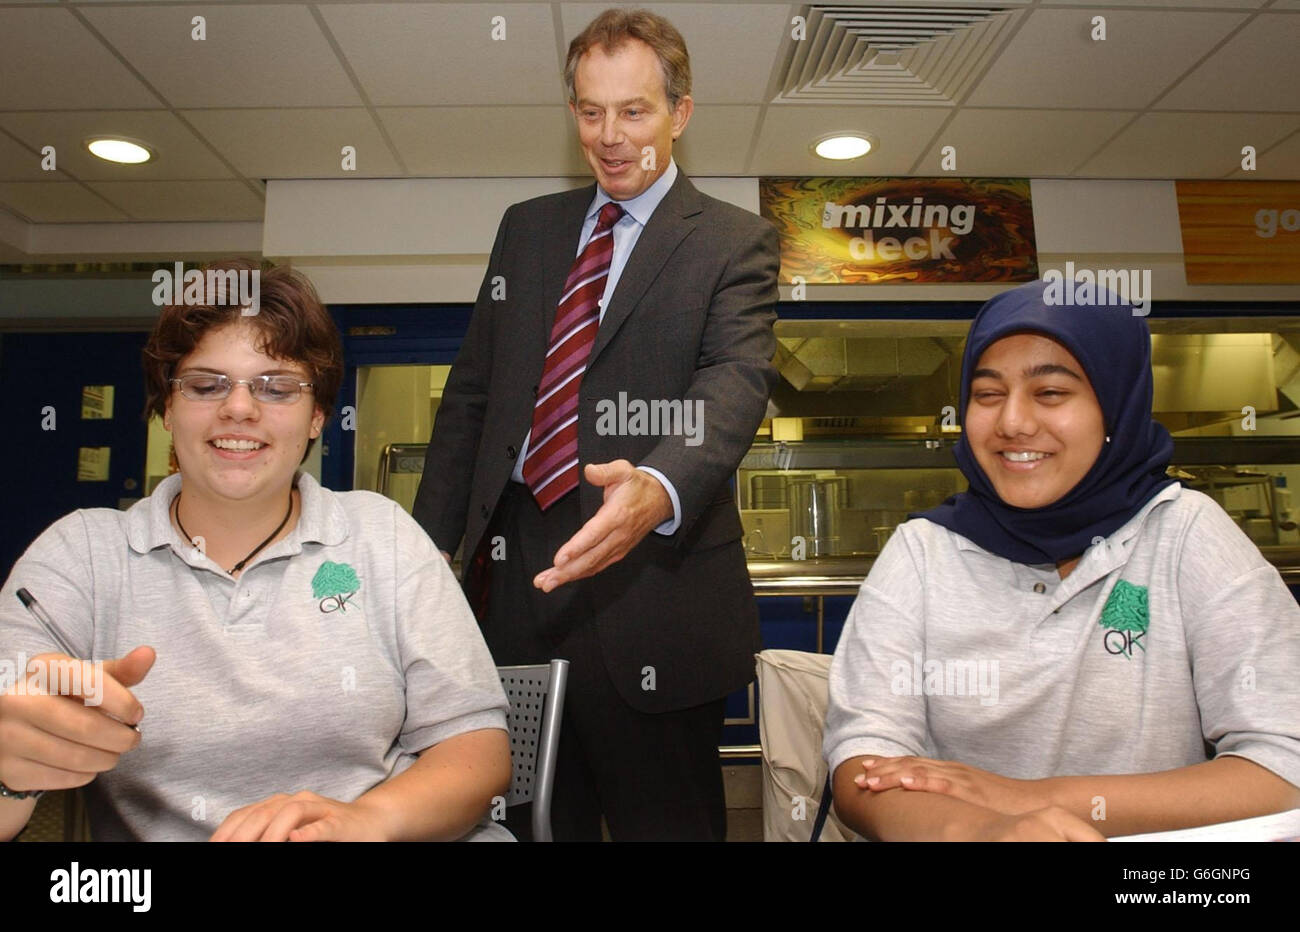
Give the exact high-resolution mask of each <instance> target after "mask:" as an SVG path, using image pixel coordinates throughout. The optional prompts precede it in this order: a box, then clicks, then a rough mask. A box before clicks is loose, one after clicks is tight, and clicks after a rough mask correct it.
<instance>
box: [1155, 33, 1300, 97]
mask: <svg viewBox="0 0 1300 932" xmlns="http://www.w3.org/2000/svg"><path fill="white" fill-rule="evenodd" d="M1298 53H1300V16H1296V15H1292V14H1268V13H1263V14H1261V15H1260V16H1259V17H1258V18H1257V19H1255V20H1254V21H1253V22H1251V23H1250V24H1248V25H1247V26H1246V28H1245V29H1243V30H1242V31H1241V32H1239V33H1237V35H1235V36H1233V37H1232V39H1231V40H1229V42H1228V43H1227V44H1226V45H1224V47H1223V48H1221V49H1219V50H1218V51H1217V52H1215V53H1214V55H1212V56H1211V57H1210V58H1209V60H1208V61H1206V62H1205V64H1203V65H1201V66H1200V67H1199V68H1197V69H1196V70H1195V71H1193V72H1192V73H1191V74H1189V75H1188V76H1187V77H1186V78H1184V79H1183V80H1182V81H1181V82H1180V83H1179V85H1178V86H1177V87H1176V88H1174V89H1173V91H1171V92H1170V94H1169V96H1167V97H1165V98H1164V99H1163V100H1161V101H1160V107H1161V108H1162V109H1168V108H1171V107H1186V108H1188V109H1193V108H1194V109H1197V110H1229V111H1232V110H1288V111H1291V112H1300V63H1297V60H1296V56H1297V54H1298Z"/></svg>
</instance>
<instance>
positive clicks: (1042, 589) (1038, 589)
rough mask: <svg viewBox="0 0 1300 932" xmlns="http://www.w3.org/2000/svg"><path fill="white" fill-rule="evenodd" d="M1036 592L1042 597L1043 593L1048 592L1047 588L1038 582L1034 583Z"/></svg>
mask: <svg viewBox="0 0 1300 932" xmlns="http://www.w3.org/2000/svg"><path fill="white" fill-rule="evenodd" d="M1034 591H1035V592H1037V593H1039V594H1040V595H1041V594H1042V593H1044V592H1046V591H1047V587H1046V586H1044V585H1043V584H1042V583H1040V582H1036V583H1034Z"/></svg>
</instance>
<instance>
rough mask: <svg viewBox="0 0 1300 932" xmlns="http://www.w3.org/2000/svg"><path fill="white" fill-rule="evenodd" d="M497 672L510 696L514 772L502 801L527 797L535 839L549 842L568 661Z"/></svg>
mask: <svg viewBox="0 0 1300 932" xmlns="http://www.w3.org/2000/svg"><path fill="white" fill-rule="evenodd" d="M497 674H498V675H499V676H500V677H501V686H502V687H503V688H504V689H505V691H506V697H507V698H508V699H509V700H510V711H509V713H508V714H507V716H506V718H507V721H508V724H509V728H510V763H511V766H512V768H513V775H512V776H511V778H510V792H509V794H507V796H506V806H514V805H517V804H519V803H527V802H531V803H532V804H533V818H532V826H533V840H534V841H550V840H551V791H552V788H553V787H554V785H555V760H556V757H557V756H558V753H559V749H560V720H561V718H562V717H563V714H564V687H565V684H566V682H567V681H568V677H569V661H567V660H552V661H551V662H550V663H549V664H541V663H539V664H536V665H533V666H523V667H497Z"/></svg>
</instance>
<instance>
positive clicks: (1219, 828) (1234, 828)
mask: <svg viewBox="0 0 1300 932" xmlns="http://www.w3.org/2000/svg"><path fill="white" fill-rule="evenodd" d="M1110 840H1111V841H1300V809H1291V810H1288V811H1287V812H1278V813H1274V814H1273V815H1265V816H1256V817H1255V818H1253V819H1241V820H1240V821H1237V822H1220V823H1218V824H1217V825H1202V826H1200V827H1198V828H1185V829H1180V830H1178V831H1176V832H1150V833H1148V834H1145V835H1119V836H1117V837H1115V838H1112V839H1110Z"/></svg>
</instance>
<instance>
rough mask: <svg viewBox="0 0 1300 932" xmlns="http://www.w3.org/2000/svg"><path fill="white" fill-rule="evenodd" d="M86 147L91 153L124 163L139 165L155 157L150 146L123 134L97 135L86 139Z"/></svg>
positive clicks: (110, 160)
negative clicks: (124, 136) (125, 137)
mask: <svg viewBox="0 0 1300 932" xmlns="http://www.w3.org/2000/svg"><path fill="white" fill-rule="evenodd" d="M86 148H87V149H89V150H90V154H91V155H94V156H98V157H99V158H101V159H103V160H104V161H106V162H118V163H120V164H122V165H139V164H141V163H143V162H148V161H151V160H152V159H153V157H154V154H153V150H152V149H150V148H149V147H148V146H146V145H144V144H143V143H139V142H133V141H131V140H130V139H124V138H122V137H121V136H95V137H93V138H91V139H87V140H86Z"/></svg>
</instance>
